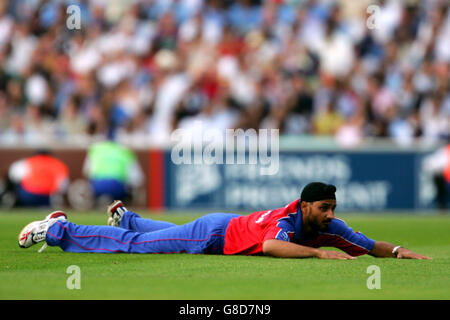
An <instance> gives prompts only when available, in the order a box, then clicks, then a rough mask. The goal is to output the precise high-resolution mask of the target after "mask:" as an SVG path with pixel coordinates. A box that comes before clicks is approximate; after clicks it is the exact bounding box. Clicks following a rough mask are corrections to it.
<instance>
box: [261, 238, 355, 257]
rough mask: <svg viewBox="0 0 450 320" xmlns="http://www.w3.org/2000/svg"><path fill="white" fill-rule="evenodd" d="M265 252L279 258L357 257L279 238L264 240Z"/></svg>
mask: <svg viewBox="0 0 450 320" xmlns="http://www.w3.org/2000/svg"><path fill="white" fill-rule="evenodd" d="M263 253H264V255H267V256H272V257H278V258H313V257H314V258H320V259H340V260H347V259H356V258H355V257H352V256H350V255H348V254H346V253H344V252H338V251H328V250H321V249H317V248H312V247H307V246H302V245H299V244H296V243H293V242H288V241H283V240H277V239H268V240H266V241H264V243H263Z"/></svg>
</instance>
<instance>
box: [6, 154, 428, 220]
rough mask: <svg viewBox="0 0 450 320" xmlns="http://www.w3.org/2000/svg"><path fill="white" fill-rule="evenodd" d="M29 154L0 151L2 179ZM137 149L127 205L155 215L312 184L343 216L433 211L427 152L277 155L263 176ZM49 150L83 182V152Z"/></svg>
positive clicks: (258, 204) (223, 207) (243, 201)
mask: <svg viewBox="0 0 450 320" xmlns="http://www.w3.org/2000/svg"><path fill="white" fill-rule="evenodd" d="M33 152H34V150H31V149H19V148H11V149H6V148H2V149H0V178H1V179H3V178H4V177H5V175H6V174H7V170H8V168H9V166H10V164H11V163H12V162H14V161H16V160H18V159H21V158H24V157H27V156H30V155H31V154H32V153H33ZM135 152H136V153H137V156H138V159H139V163H140V164H141V167H142V170H143V171H144V173H145V176H146V177H147V178H146V181H145V184H144V186H143V187H142V189H141V190H139V192H140V193H139V194H140V196H139V197H136V199H135V202H134V203H132V204H130V206H134V207H146V208H148V209H151V210H154V211H155V210H156V211H158V210H164V209H177V210H178V209H180V210H183V209H187V210H192V209H194V210H195V209H203V210H212V211H219V210H220V211H225V212H227V211H228V212H229V211H233V210H240V211H256V210H266V209H268V208H277V207H281V206H284V205H286V204H287V203H289V202H291V201H292V200H294V199H296V198H298V197H299V193H300V190H301V189H302V188H303V186H304V185H306V184H307V183H308V182H310V181H325V182H328V183H333V184H335V185H336V186H337V187H338V193H337V197H338V201H339V210H342V211H359V212H372V211H388V210H423V209H431V208H434V203H433V199H434V194H433V192H430V190H432V189H433V186H432V184H431V179H430V177H427V176H426V175H425V174H424V172H423V170H422V160H423V157H424V156H425V155H426V154H428V153H426V152H419V151H401V152H399V151H383V152H380V151H376V152H375V151H342V152H336V151H280V157H279V170H278V173H277V174H275V175H261V174H260V171H259V170H260V167H261V166H260V165H248V164H247V165H245V164H244V165H223V164H214V165H204V164H200V165H192V164H179V165H175V164H174V163H173V162H172V160H171V153H170V151H168V150H156V149H154V150H135ZM52 153H53V154H54V155H55V156H56V157H58V158H59V159H61V160H62V161H64V162H65V163H66V164H67V165H68V166H69V169H70V178H71V181H72V182H73V181H76V180H79V179H84V177H83V175H82V167H83V161H84V158H85V155H86V149H82V148H79V149H76V148H73V149H70V148H64V149H54V150H52ZM247 159H248V158H247ZM258 163H259V159H258Z"/></svg>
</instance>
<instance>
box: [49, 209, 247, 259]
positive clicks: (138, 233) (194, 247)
mask: <svg viewBox="0 0 450 320" xmlns="http://www.w3.org/2000/svg"><path fill="white" fill-rule="evenodd" d="M238 216H239V215H237V214H231V213H211V214H207V215H205V216H203V217H201V218H199V219H197V220H194V221H192V222H189V223H186V224H184V225H176V224H173V223H170V222H165V221H154V220H151V219H144V218H141V217H140V216H139V215H138V214H136V213H134V212H131V211H128V212H126V213H125V214H124V215H123V216H122V220H121V222H120V227H111V226H87V225H76V224H74V223H72V222H69V221H57V222H56V223H55V224H53V225H52V226H51V227H50V228H49V229H48V231H47V236H46V242H47V244H48V245H49V246H59V247H61V249H63V250H64V251H68V252H100V253H118V252H125V253H198V254H223V247H224V243H225V231H226V229H227V227H228V224H229V222H230V220H231V219H232V218H234V217H238Z"/></svg>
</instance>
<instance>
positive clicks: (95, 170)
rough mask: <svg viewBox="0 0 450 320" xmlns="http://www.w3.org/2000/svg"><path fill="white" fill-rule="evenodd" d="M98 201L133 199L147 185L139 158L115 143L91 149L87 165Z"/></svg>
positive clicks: (106, 142) (102, 142)
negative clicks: (134, 190) (133, 191)
mask: <svg viewBox="0 0 450 320" xmlns="http://www.w3.org/2000/svg"><path fill="white" fill-rule="evenodd" d="M83 173H84V175H85V176H86V177H87V178H88V179H89V181H90V184H91V187H92V191H93V195H94V198H95V199H96V200H97V201H101V202H103V200H101V199H104V200H105V201H106V200H108V201H109V200H111V199H112V200H114V199H121V198H127V199H130V198H131V197H132V189H133V188H137V187H140V186H141V185H142V184H143V182H144V174H143V172H142V169H141V167H140V165H139V162H138V161H137V157H136V154H135V153H134V152H133V151H132V150H130V149H128V148H126V147H124V146H122V145H120V144H118V143H116V142H114V141H111V140H107V141H101V142H97V143H94V144H92V145H91V146H90V148H89V150H88V152H87V155H86V159H85V161H84V165H83Z"/></svg>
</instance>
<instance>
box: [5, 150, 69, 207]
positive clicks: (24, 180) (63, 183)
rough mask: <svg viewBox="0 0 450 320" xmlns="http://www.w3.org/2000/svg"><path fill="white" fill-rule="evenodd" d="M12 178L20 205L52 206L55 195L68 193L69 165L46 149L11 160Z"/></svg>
mask: <svg viewBox="0 0 450 320" xmlns="http://www.w3.org/2000/svg"><path fill="white" fill-rule="evenodd" d="M9 179H10V181H11V185H12V186H13V191H14V192H15V194H16V199H17V202H16V205H20V206H49V205H51V200H52V199H55V197H57V196H62V195H64V194H65V192H66V189H67V187H68V183H69V169H68V167H67V166H66V164H64V163H63V162H62V161H61V160H59V159H57V158H55V157H54V156H52V155H51V154H49V153H48V152H47V151H44V150H43V151H38V152H37V153H36V154H35V155H33V156H31V157H28V158H25V159H22V160H18V161H16V162H14V163H13V164H11V167H10V169H9Z"/></svg>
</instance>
